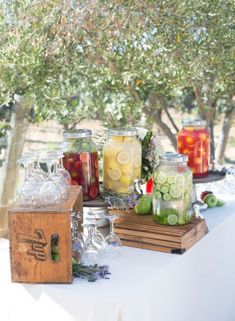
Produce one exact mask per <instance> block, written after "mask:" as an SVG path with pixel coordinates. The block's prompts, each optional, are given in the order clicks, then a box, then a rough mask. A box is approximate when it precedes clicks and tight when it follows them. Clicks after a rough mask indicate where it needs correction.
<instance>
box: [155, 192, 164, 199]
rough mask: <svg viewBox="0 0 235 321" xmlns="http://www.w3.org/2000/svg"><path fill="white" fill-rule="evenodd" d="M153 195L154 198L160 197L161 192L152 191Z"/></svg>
mask: <svg viewBox="0 0 235 321" xmlns="http://www.w3.org/2000/svg"><path fill="white" fill-rule="evenodd" d="M154 197H155V198H156V199H159V200H160V199H162V194H161V192H158V191H157V192H156V193H154Z"/></svg>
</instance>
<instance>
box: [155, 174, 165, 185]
mask: <svg viewBox="0 0 235 321" xmlns="http://www.w3.org/2000/svg"><path fill="white" fill-rule="evenodd" d="M156 180H157V182H158V183H159V184H164V183H165V182H166V181H167V175H166V174H165V173H163V172H159V173H158V174H157V177H156Z"/></svg>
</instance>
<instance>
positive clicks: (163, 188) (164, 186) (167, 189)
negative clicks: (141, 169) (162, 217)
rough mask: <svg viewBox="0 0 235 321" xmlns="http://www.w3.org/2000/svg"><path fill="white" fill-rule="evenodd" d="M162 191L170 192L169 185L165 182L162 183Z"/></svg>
mask: <svg viewBox="0 0 235 321" xmlns="http://www.w3.org/2000/svg"><path fill="white" fill-rule="evenodd" d="M161 192H162V193H164V194H165V193H168V192H169V185H167V184H164V185H162V186H161Z"/></svg>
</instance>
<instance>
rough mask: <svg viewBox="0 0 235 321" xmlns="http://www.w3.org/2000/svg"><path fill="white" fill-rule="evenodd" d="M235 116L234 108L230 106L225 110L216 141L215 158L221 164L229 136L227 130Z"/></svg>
mask: <svg viewBox="0 0 235 321" xmlns="http://www.w3.org/2000/svg"><path fill="white" fill-rule="evenodd" d="M234 116H235V108H231V109H229V110H227V111H226V112H225V115H224V121H223V127H222V130H221V134H220V138H219V143H218V150H217V153H216V154H217V157H216V160H217V161H218V163H220V164H222V163H223V162H224V157H225V150H226V146H227V142H228V138H229V131H230V128H231V126H232V122H233V119H234Z"/></svg>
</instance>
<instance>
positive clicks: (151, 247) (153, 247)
mask: <svg viewBox="0 0 235 321" xmlns="http://www.w3.org/2000/svg"><path fill="white" fill-rule="evenodd" d="M122 243H123V245H124V246H130V247H137V248H139V249H145V250H152V251H160V252H166V253H171V251H172V249H171V248H169V247H165V246H158V245H151V244H147V243H138V242H133V241H123V242H122Z"/></svg>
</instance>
